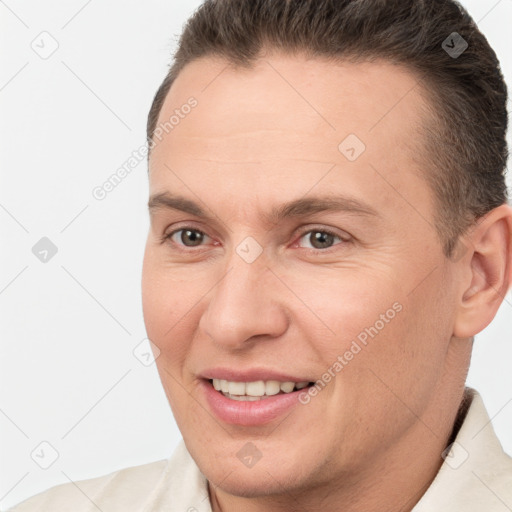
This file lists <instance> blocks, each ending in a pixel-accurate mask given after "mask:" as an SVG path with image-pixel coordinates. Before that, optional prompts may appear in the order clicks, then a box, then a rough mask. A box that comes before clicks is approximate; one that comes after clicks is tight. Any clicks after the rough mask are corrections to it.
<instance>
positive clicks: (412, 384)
mask: <svg viewBox="0 0 512 512" xmlns="http://www.w3.org/2000/svg"><path fill="white" fill-rule="evenodd" d="M415 84H416V80H415V79H414V77H413V75H412V74H409V73H408V72H406V71H405V70H403V69H401V68H397V67H395V66H392V65H391V64H387V63H376V62H374V63H359V64H354V63H346V64H343V65H342V64H337V65H335V64H333V63H326V62H324V61H321V60H316V59H315V60H309V61H306V60H305V59H302V58H299V57H287V56H282V55H274V56H271V57H269V58H267V59H265V60H261V61H259V62H258V64H257V65H256V67H255V68H254V69H251V70H243V69H238V70H235V69H232V68H230V67H226V63H225V62H224V61H222V60H217V59H212V58H206V59H201V60H198V61H195V62H193V63H191V64H189V65H188V66H187V67H186V68H185V69H184V70H183V71H182V72H181V74H180V76H179V78H178V79H177V80H176V82H175V83H174V85H173V87H172V89H171V91H170V93H169V94H168V97H167V99H166V101H165V104H164V107H163V109H162V111H161V113H160V119H159V124H161V123H164V122H166V121H168V120H169V119H170V118H171V116H173V115H175V118H174V120H173V128H172V129H171V130H169V129H168V131H169V133H168V134H164V136H163V137H162V140H161V141H160V142H158V143H157V145H156V146H155V148H154V149H153V152H152V155H151V159H150V195H151V196H152V197H153V196H160V199H161V198H162V196H161V195H162V194H169V195H172V196H173V197H176V196H180V197H182V198H185V199H186V200H187V201H189V202H190V203H195V204H196V205H197V209H196V211H192V210H189V211H181V210H179V209H174V208H169V207H166V206H164V205H163V201H154V202H153V203H154V207H153V208H152V209H151V227H150V231H149V236H148V239H147V246H146V252H145V259H144V270H143V283H142V286H143V306H144V318H145V322H146V327H147V332H148V336H149V338H150V339H151V340H152V342H153V343H154V344H155V345H156V346H157V347H158V348H159V350H160V355H159V357H158V358H157V361H156V363H157V366H158V371H159V374H160V377H161V380H162V383H163V386H164V388H165V392H166V394H167V397H168V399H169V402H170V405H171V407H172V411H173V413H174V415H175V418H176V421H177V423H178V426H179V428H180V430H181V432H182V434H183V437H184V440H185V442H186V445H187V447H188V449H189V451H190V452H191V454H192V456H193V457H194V459H195V460H196V462H197V463H198V465H199V467H200V469H201V470H202V472H203V473H204V474H205V475H206V477H207V478H208V480H210V481H211V482H213V483H214V484H215V485H218V486H220V488H221V489H223V490H225V491H227V492H230V493H233V494H238V495H247V496H256V495H260V494H278V493H281V492H285V491H288V490H292V489H295V490H304V489H308V488H310V487H315V486H316V487H319V486H321V485H324V484H327V483H328V482H329V481H331V480H333V479H339V478H345V479H350V478H351V476H350V475H355V474H359V475H360V474H361V472H363V473H364V472H365V471H370V468H375V465H376V464H377V462H378V461H381V460H383V459H385V458H386V457H388V458H389V459H390V460H391V459H393V457H396V455H397V452H398V451H400V450H403V449H404V446H406V440H407V439H409V438H410V437H411V436H413V435H414V434H420V435H421V436H423V437H424V438H426V439H429V438H428V436H429V435H432V436H433V435H434V434H433V433H429V432H428V429H429V428H430V427H429V422H430V421H431V420H432V418H431V417H430V415H431V412H432V409H433V404H434V403H437V402H436V401H438V400H441V401H442V400H443V396H445V394H446V390H447V389H449V388H450V385H451V383H452V380H451V379H455V377H453V376H452V372H451V371H450V372H449V371H448V363H447V361H448V359H449V357H448V354H449V351H450V339H451V335H452V326H453V317H454V306H453V304H452V302H453V301H451V300H450V299H451V297H452V296H453V294H454V290H455V284H454V283H455V277H454V268H455V267H454V264H453V263H451V262H449V261H448V260H446V259H445V258H444V257H443V254H442V249H441V245H440V242H439V240H438V238H437V235H436V232H435V230H434V225H433V223H434V221H433V218H434V203H433V197H432V194H431V192H430V190H429V189H428V188H427V185H426V183H425V182H424V181H423V179H422V178H421V177H420V168H419V165H420V163H419V162H420V159H419V158H415V156H416V155H417V154H418V150H419V148H420V147H421V139H420V138H419V136H418V135H417V131H418V127H419V126H420V124H421V123H422V122H423V120H422V113H421V107H422V105H424V103H423V100H422V98H421V96H420V93H419V87H420V86H415ZM190 97H194V98H195V101H197V105H195V106H194V107H193V108H187V107H185V108H183V105H185V104H187V101H188V100H189V98H190ZM176 109H177V110H178V113H176V112H175V110H176ZM176 115H177V116H178V117H179V121H177V118H176ZM168 126H169V125H168ZM363 144H364V146H365V147H364V146H363ZM415 154H416V155H415ZM328 198H329V199H332V200H333V203H334V202H336V201H339V202H340V204H342V206H344V207H343V208H337V209H327V210H323V209H322V208H318V204H317V203H315V202H314V200H315V199H316V200H320V201H319V202H320V205H321V206H323V207H325V206H326V205H328V202H327V201H326V199H328ZM296 201H301V203H300V204H299V205H298V206H297V205H296V206H297V207H296V208H289V209H288V210H286V205H288V204H290V203H293V202H296ZM181 204H183V203H181ZM356 206H357V208H356ZM199 210H202V212H203V213H204V215H201V214H200V211H199ZM272 212H281V213H282V214H283V215H281V216H275V217H272V216H271V213H272ZM172 233H174V234H172ZM166 235H169V237H168V238H167V239H164V237H165V236H166ZM163 239H164V240H163ZM162 240H163V241H162ZM459 378H460V376H459ZM212 379H219V380H224V381H228V383H224V386H225V389H228V391H229V392H231V394H235V395H238V394H242V393H244V390H245V392H247V393H254V394H256V395H257V394H259V393H260V392H261V390H263V389H265V390H266V391H267V392H268V393H275V392H276V390H277V389H279V390H280V392H279V394H277V395H274V394H272V395H271V396H269V397H267V398H265V397H263V398H260V399H258V398H257V399H247V398H244V397H234V398H230V397H226V396H224V394H223V393H222V392H221V391H217V390H215V389H214V387H213V385H212V382H211V380H212ZM258 381H259V383H258V384H251V385H250V386H244V385H243V384H234V383H235V382H238V383H240V382H258ZM261 381H263V382H264V383H265V384H261ZM268 381H277V383H276V382H270V383H269V382H268ZM286 381H292V382H296V383H300V382H304V383H305V382H316V381H320V383H317V385H316V388H315V389H316V392H315V391H314V390H313V388H311V387H308V388H303V389H301V390H298V391H292V392H291V393H287V392H286V391H290V389H289V388H287V385H286V384H283V383H284V382H286ZM229 382H231V384H230V383H229ZM281 384H283V389H284V391H283V390H282V389H281ZM220 385H222V383H221V384H220ZM302 385H304V384H301V385H299V387H300V386H302ZM276 386H279V387H276ZM288 386H289V385H288ZM451 387H453V386H451ZM295 389H296V388H295ZM237 398H242V399H241V400H240V399H237ZM410 456H411V457H414V456H415V455H414V454H413V453H412V454H410ZM402 457H403V454H402ZM403 469H404V471H406V470H407V469H406V468H405V467H404V468H403Z"/></svg>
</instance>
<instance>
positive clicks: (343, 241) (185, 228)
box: [160, 226, 352, 254]
mask: <svg viewBox="0 0 512 512" xmlns="http://www.w3.org/2000/svg"><path fill="white" fill-rule="evenodd" d="M180 231H193V232H195V233H200V234H201V235H203V236H209V235H207V234H206V233H205V232H204V231H202V230H200V229H196V228H194V227H193V226H183V227H181V228H179V229H175V230H174V231H171V232H170V233H168V234H164V235H163V236H162V237H160V242H161V243H164V242H166V241H171V238H172V237H173V236H174V235H175V234H176V233H179V232H180ZM315 232H316V233H325V234H327V235H330V236H333V237H335V238H339V239H340V240H341V242H340V243H337V244H334V245H333V246H331V247H328V248H327V249H314V248H312V249H311V248H309V247H299V248H300V249H303V250H306V251H308V252H313V253H316V254H318V253H330V252H332V251H333V250H336V247H337V246H338V245H343V244H348V243H351V241H352V240H346V239H344V238H343V237H342V236H340V235H339V234H337V233H335V232H334V231H332V230H330V229H326V228H315V227H313V228H308V229H304V230H303V231H301V232H300V233H299V238H298V240H299V241H300V239H301V238H303V237H304V235H307V234H308V233H315ZM210 238H211V237H210ZM171 243H172V245H174V246H175V247H178V250H179V251H182V252H193V251H194V250H195V249H194V248H193V247H190V248H185V249H183V247H186V246H182V245H179V244H176V243H174V242H172V241H171ZM197 247H200V246H197Z"/></svg>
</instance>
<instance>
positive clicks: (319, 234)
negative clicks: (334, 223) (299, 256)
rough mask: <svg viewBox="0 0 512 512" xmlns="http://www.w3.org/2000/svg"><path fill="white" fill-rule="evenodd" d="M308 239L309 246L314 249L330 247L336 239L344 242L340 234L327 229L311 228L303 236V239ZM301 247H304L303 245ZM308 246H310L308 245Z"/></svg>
mask: <svg viewBox="0 0 512 512" xmlns="http://www.w3.org/2000/svg"><path fill="white" fill-rule="evenodd" d="M303 239H304V240H307V242H308V243H309V246H310V247H309V248H312V249H329V248H331V247H332V246H333V245H336V244H335V241H336V239H338V240H340V241H342V242H343V240H342V239H341V237H340V236H338V235H335V234H334V233H331V232H330V231H325V230H319V229H315V230H310V231H308V232H306V233H304V234H303V235H302V236H301V240H303ZM301 247H303V246H302V245H301ZM306 247H308V246H306Z"/></svg>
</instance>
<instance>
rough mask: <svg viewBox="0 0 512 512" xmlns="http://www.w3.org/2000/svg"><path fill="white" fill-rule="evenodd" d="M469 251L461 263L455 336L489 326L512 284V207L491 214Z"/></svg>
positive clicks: (474, 234) (473, 234)
mask: <svg viewBox="0 0 512 512" xmlns="http://www.w3.org/2000/svg"><path fill="white" fill-rule="evenodd" d="M466 240H467V241H466V243H467V244H468V247H469V249H470V250H469V251H468V254H466V257H465V258H462V259H461V260H460V261H459V262H458V263H457V264H458V265H465V266H467V267H469V268H468V272H466V270H465V269H464V271H463V274H464V275H465V276H466V275H469V276H470V279H469V283H468V281H467V280H466V281H465V282H461V290H460V293H461V295H460V303H459V307H458V311H457V316H456V321H455V325H454V332H453V335H454V336H455V337H457V338H467V337H471V336H474V335H475V334H477V333H479V332H481V331H482V330H483V329H485V327H487V326H488V325H489V324H490V323H491V321H492V319H493V318H494V316H495V315H496V312H497V311H498V309H499V307H500V305H501V303H502V302H503V299H504V297H505V295H506V294H507V292H508V289H509V287H510V283H511V281H512V207H510V206H509V205H507V204H503V205H501V206H499V207H497V208H495V209H494V210H492V211H491V212H489V213H488V214H487V215H486V216H485V218H484V220H483V221H482V222H480V223H479V224H478V226H477V227H476V228H475V229H473V230H472V231H471V234H470V235H469V237H468V238H467V239H466Z"/></svg>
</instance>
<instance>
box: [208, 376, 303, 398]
mask: <svg viewBox="0 0 512 512" xmlns="http://www.w3.org/2000/svg"><path fill="white" fill-rule="evenodd" d="M308 384H309V382H308V381H305V382H279V381H277V380H267V381H263V380H257V381H255V382H231V381H227V380H223V379H213V387H214V388H215V389H216V390H217V391H222V392H223V393H229V394H230V395H246V396H263V395H277V394H278V393H279V392H280V391H283V392H284V393H291V392H292V391H293V390H294V388H297V389H302V388H305V387H306V386H307V385H308Z"/></svg>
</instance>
